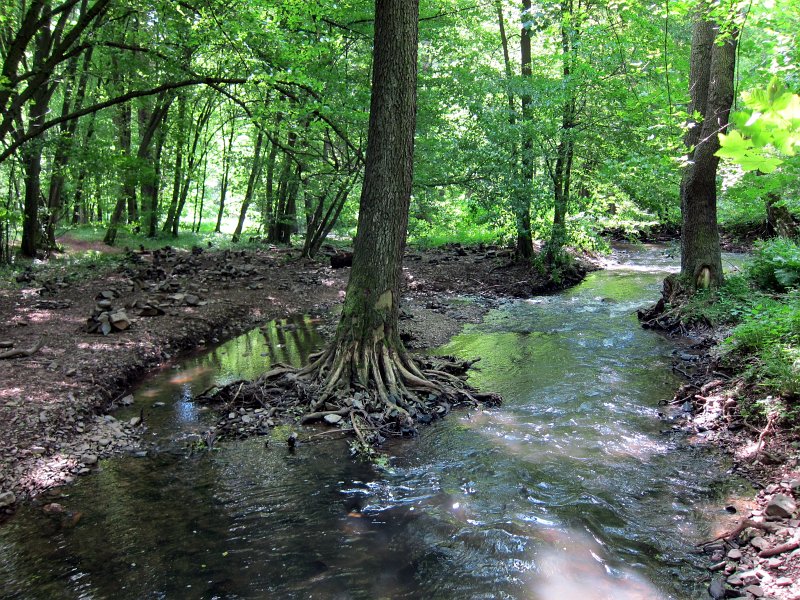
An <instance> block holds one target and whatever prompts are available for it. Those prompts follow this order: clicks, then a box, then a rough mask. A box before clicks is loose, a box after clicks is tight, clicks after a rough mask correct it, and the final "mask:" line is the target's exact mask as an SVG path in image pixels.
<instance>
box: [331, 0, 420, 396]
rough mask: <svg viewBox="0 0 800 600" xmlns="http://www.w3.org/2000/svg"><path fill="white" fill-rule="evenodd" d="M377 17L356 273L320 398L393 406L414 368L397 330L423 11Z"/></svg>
mask: <svg viewBox="0 0 800 600" xmlns="http://www.w3.org/2000/svg"><path fill="white" fill-rule="evenodd" d="M375 10H376V15H375V47H374V63H373V80H372V100H371V104H370V117H369V131H368V136H367V157H366V166H365V171H364V184H363V186H362V191H361V201H360V204H359V215H358V234H357V235H356V240H355V245H354V251H353V268H352V271H351V273H350V279H349V281H348V284H347V295H346V297H345V302H344V307H343V309H342V316H341V319H340V321H339V327H338V329H337V332H336V338H335V340H334V341H333V343H332V345H331V347H330V348H329V351H328V353H327V354H328V359H327V362H328V364H327V366H326V367H325V368H323V371H322V372H321V373H320V375H321V378H322V380H323V382H324V385H323V392H322V396H321V397H322V398H324V397H325V396H326V395H327V394H329V393H331V392H332V391H333V390H334V389H336V388H338V387H344V388H346V389H349V388H350V387H351V386H353V385H356V386H359V387H363V388H366V389H373V390H377V391H378V394H379V396H380V397H381V400H383V401H384V402H387V403H388V402H397V401H399V400H400V398H401V396H402V394H401V390H399V389H398V384H399V383H400V382H401V381H402V379H403V377H404V375H405V373H404V371H409V370H410V368H411V367H412V365H411V364H410V361H408V360H406V357H405V355H406V352H405V350H404V347H403V343H402V341H401V340H400V335H399V332H398V328H397V322H398V317H399V311H400V305H399V303H400V282H401V273H402V271H401V269H402V261H403V250H404V248H405V241H406V228H407V226H408V208H409V202H410V198H411V182H412V170H413V154H414V129H415V123H416V109H417V103H416V81H417V17H418V10H419V3H418V0H376V9H375ZM412 375H413V373H412ZM389 396H391V397H392V399H393V400H390V399H389Z"/></svg>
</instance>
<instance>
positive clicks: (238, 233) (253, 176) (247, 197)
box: [232, 129, 264, 244]
mask: <svg viewBox="0 0 800 600" xmlns="http://www.w3.org/2000/svg"><path fill="white" fill-rule="evenodd" d="M263 144H264V132H263V131H262V130H261V129H259V130H258V136H257V137H256V146H255V149H254V150H253V164H252V166H251V167H250V176H249V177H248V178H247V190H246V191H245V194H244V199H243V200H242V210H241V211H239V222H238V223H236V230H235V231H234V232H233V239H232V241H233V243H234V244H236V243H238V242H239V238H241V237H242V229H243V228H244V220H245V219H246V218H247V210H248V209H249V208H250V203H251V202H252V201H253V193H254V192H255V189H256V181H257V180H258V178H259V176H260V175H261V148H262V146H263Z"/></svg>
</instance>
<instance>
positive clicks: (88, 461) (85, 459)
mask: <svg viewBox="0 0 800 600" xmlns="http://www.w3.org/2000/svg"><path fill="white" fill-rule="evenodd" d="M81 462H82V463H83V464H85V465H96V464H97V455H96V454H84V455H83V456H81Z"/></svg>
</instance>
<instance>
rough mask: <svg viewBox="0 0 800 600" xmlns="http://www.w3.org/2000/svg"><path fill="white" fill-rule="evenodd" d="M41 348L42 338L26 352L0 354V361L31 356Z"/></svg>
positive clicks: (17, 351)
mask: <svg viewBox="0 0 800 600" xmlns="http://www.w3.org/2000/svg"><path fill="white" fill-rule="evenodd" d="M42 346H44V338H40V339H39V340H37V342H36V343H35V344H34V345H33V346H31V347H30V348H28V349H27V350H8V351H6V352H0V360H4V359H8V358H24V357H27V356H33V355H34V354H36V353H37V352H38V351H39V350H40V349H41V348H42Z"/></svg>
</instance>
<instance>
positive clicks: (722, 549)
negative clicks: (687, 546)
mask: <svg viewBox="0 0 800 600" xmlns="http://www.w3.org/2000/svg"><path fill="white" fill-rule="evenodd" d="M799 490H800V480H798V479H790V480H784V481H782V482H781V483H780V484H772V485H770V486H768V487H767V488H766V489H765V490H763V491H762V492H761V493H760V495H759V500H760V501H761V504H762V507H763V508H761V509H759V510H755V511H753V512H752V513H751V515H750V517H749V518H748V519H746V520H745V521H743V522H742V526H743V528H742V530H741V532H739V533H738V535H733V536H731V538H730V539H729V540H727V541H724V542H723V541H720V542H715V543H713V544H709V545H707V546H706V547H705V550H706V552H711V553H712V559H713V560H714V561H715V562H714V564H713V565H712V566H711V567H710V569H711V571H712V572H714V573H715V575H714V577H713V579H712V581H711V585H710V587H709V594H710V595H711V597H712V598H715V599H720V598H740V599H745V598H747V599H750V598H765V599H767V600H768V599H770V598H773V599H774V598H800V519H798V511H797V504H796V501H795V498H794V496H795V495H796V494H800V491H799Z"/></svg>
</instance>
